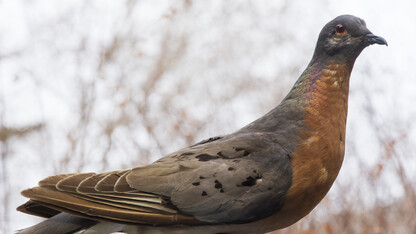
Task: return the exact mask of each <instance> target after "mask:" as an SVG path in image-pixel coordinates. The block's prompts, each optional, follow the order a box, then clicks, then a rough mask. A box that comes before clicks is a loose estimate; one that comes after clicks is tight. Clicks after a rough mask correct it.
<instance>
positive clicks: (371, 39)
mask: <svg viewBox="0 0 416 234" xmlns="http://www.w3.org/2000/svg"><path fill="white" fill-rule="evenodd" d="M365 38H366V40H367V43H368V44H369V45H373V44H379V45H386V46H389V45H388V43H387V41H386V39H384V38H382V37H380V36H376V35H374V34H372V33H370V34H367V35H365Z"/></svg>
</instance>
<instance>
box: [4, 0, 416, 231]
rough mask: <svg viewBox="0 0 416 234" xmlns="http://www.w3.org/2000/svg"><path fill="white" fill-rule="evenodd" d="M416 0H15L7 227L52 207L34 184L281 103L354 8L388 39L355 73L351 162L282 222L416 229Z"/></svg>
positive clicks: (107, 166) (214, 130)
mask: <svg viewBox="0 0 416 234" xmlns="http://www.w3.org/2000/svg"><path fill="white" fill-rule="evenodd" d="M415 9H416V1H412V0H402V1H388V0H377V1H375V0H370V1H360V0H350V1H330V0H320V1H300V0H291V1H289V0H286V1H284V0H281V1H265V0H262V1H248V0H241V1H220V0H212V1H202V0H198V1H193V0H176V1H168V0H160V1H159V0H157V1H155V0H141V1H133V0H124V1H103V0H90V1H79V0H71V1H63V0H61V1H47V0H2V1H0V32H1V34H0V154H1V161H0V165H1V167H0V233H11V232H13V231H14V230H16V229H20V228H23V227H27V226H29V225H33V224H34V223H36V222H39V221H40V220H41V219H40V218H36V217H32V216H30V215H25V214H22V213H18V212H17V211H16V210H15V208H16V207H17V206H18V205H20V204H21V203H24V202H25V201H26V199H25V198H23V197H22V196H20V191H21V190H23V189H25V188H29V187H33V186H35V185H36V183H37V181H39V180H41V179H42V178H44V177H47V176H50V175H53V174H56V173H69V172H89V171H97V172H99V171H104V170H117V169H122V168H131V167H135V166H140V165H144V164H148V163H151V162H152V161H154V160H156V159H158V158H160V157H162V156H164V155H165V154H167V153H170V152H171V151H174V150H177V149H179V148H182V147H186V146H188V145H190V144H193V143H196V142H198V141H200V140H202V139H205V138H207V137H211V136H215V135H220V134H227V133H230V132H233V131H235V130H237V129H239V128H241V127H243V126H244V125H246V124H248V123H250V122H251V121H253V120H255V119H256V118H258V117H260V116H261V115H263V114H265V113H266V112H268V111H269V110H270V109H272V108H273V107H274V106H276V105H277V104H278V103H279V102H280V100H281V99H282V98H283V97H284V96H285V94H286V93H287V92H288V90H289V89H290V88H291V86H292V85H293V83H294V82H295V81H296V79H297V78H298V77H299V75H300V73H301V72H302V71H303V69H304V68H305V67H306V65H307V64H308V62H309V60H310V58H311V56H312V53H313V49H314V46H315V43H316V40H317V37H318V34H319V31H320V30H321V28H322V27H323V25H325V24H326V23H327V22H328V21H330V20H332V19H333V18H334V17H336V16H338V15H340V14H353V15H356V16H359V17H361V18H363V19H364V20H366V22H367V26H368V27H369V29H370V30H372V32H373V33H374V34H376V35H380V36H382V37H384V38H386V40H387V41H388V42H389V47H387V48H386V47H383V46H372V47H370V48H368V49H366V50H365V51H364V52H363V53H362V54H361V56H360V57H359V58H358V59H357V61H356V65H355V68H354V71H353V73H352V76H351V85H350V102H349V116H348V124H347V127H348V129H347V145H346V154H345V160H344V165H343V168H342V169H341V172H340V175H339V177H338V179H337V181H336V182H335V184H334V186H333V187H332V189H331V191H330V192H329V194H328V195H327V196H326V198H325V199H324V200H323V201H322V202H321V203H320V204H319V205H318V206H317V208H316V209H315V210H314V211H313V212H311V214H309V215H308V216H307V217H305V218H304V219H302V220H301V221H300V222H298V223H296V224H295V225H293V226H291V227H289V228H287V229H284V230H280V231H277V232H276V233H303V234H309V233H403V234H406V233H414V231H415V230H416V159H415V157H416V148H415V145H416V126H415V124H414V123H415V119H416V105H415V100H416V74H415V70H414V67H415V65H416V42H415V39H416V30H415V28H416V26H415V25H416V14H415V13H414V10H415Z"/></svg>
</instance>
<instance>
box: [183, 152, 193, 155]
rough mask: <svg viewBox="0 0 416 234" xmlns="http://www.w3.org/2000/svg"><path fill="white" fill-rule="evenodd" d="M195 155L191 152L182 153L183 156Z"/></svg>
mask: <svg viewBox="0 0 416 234" xmlns="http://www.w3.org/2000/svg"><path fill="white" fill-rule="evenodd" d="M193 154H194V153H191V152H185V153H181V156H189V155H193Z"/></svg>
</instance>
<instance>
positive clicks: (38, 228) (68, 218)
mask: <svg viewBox="0 0 416 234" xmlns="http://www.w3.org/2000/svg"><path fill="white" fill-rule="evenodd" d="M98 223H99V222H98V221H95V220H90V219H84V218H80V217H76V216H73V215H69V214H65V213H60V214H57V215H55V216H53V217H51V218H49V219H47V220H45V221H43V222H41V223H38V224H36V225H34V226H32V227H28V228H25V229H22V230H19V231H17V232H16V233H17V234H68V233H76V232H81V233H82V230H86V229H89V228H90V227H93V226H95V225H97V224H98Z"/></svg>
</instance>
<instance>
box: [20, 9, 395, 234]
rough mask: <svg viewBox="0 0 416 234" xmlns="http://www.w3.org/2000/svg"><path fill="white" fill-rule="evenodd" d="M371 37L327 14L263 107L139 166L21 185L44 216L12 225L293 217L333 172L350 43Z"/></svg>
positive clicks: (142, 228) (264, 223) (341, 143)
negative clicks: (282, 86) (232, 126)
mask: <svg viewBox="0 0 416 234" xmlns="http://www.w3.org/2000/svg"><path fill="white" fill-rule="evenodd" d="M339 25H341V26H342V27H343V30H340V29H339V28H338V27H340V26H339ZM344 27H345V28H344ZM348 30H349V31H348ZM374 43H378V44H387V43H386V42H385V41H384V39H382V38H380V37H376V36H374V35H373V34H371V32H370V31H369V30H368V29H367V28H366V27H365V23H364V21H362V20H361V19H359V18H357V17H354V16H340V17H337V18H336V19H334V20H333V21H331V22H330V23H328V24H327V25H326V26H325V27H324V29H323V30H322V32H321V34H320V36H319V39H318V43H317V48H316V49H315V53H314V56H313V58H312V61H311V62H310V64H309V66H308V67H307V68H306V70H305V71H304V72H303V74H302V75H301V77H300V78H299V79H298V81H297V82H296V84H295V85H294V87H293V88H292V90H291V91H290V92H289V94H288V95H287V96H286V97H285V99H284V100H283V101H282V102H281V103H280V104H279V105H278V106H277V107H276V108H274V109H273V110H272V111H270V112H269V113H267V114H266V115H264V116H263V117H261V118H259V119H258V120H256V121H254V122H252V123H251V124H249V125H247V126H246V127H244V128H242V129H240V130H238V131H236V132H234V133H232V134H229V135H224V136H220V137H214V138H210V139H208V140H206V141H202V142H200V143H198V144H195V145H193V146H190V147H188V148H184V149H182V150H179V151H177V152H174V153H171V154H169V155H167V156H166V157H164V158H161V159H159V160H158V161H156V162H154V163H153V164H150V165H148V166H144V167H137V168H133V169H129V170H122V171H115V172H107V173H102V174H94V173H84V174H69V175H57V176H52V177H49V178H46V179H45V180H43V181H41V182H39V187H35V188H32V189H28V190H25V191H23V192H22V194H23V195H24V196H26V197H29V198H30V199H31V200H30V201H29V202H28V203H26V204H24V205H22V206H20V207H19V208H18V209H19V210H20V211H23V212H26V213H31V214H35V215H39V216H43V217H46V218H50V217H53V218H52V221H53V222H52V221H51V219H50V220H49V223H48V221H45V222H44V223H40V224H38V225H35V226H34V227H31V228H32V229H25V230H23V231H22V233H25V231H26V232H27V233H33V232H34V231H38V233H57V232H54V231H53V230H57V229H53V227H54V226H53V225H55V226H59V225H60V224H61V223H65V222H66V221H65V220H68V219H71V218H70V217H72V219H71V221H68V222H69V223H71V224H73V225H72V227H71V228H67V229H66V230H64V231H62V232H61V233H70V232H74V231H79V232H80V233H94V232H93V230H94V228H95V229H97V228H103V229H100V230H107V231H108V232H112V231H125V232H129V233H264V232H267V231H272V230H276V229H279V228H284V227H287V226H289V225H291V224H293V223H295V222H296V221H298V220H299V219H301V218H302V217H304V216H305V215H307V214H308V213H309V212H310V211H311V210H312V209H313V208H314V207H315V206H316V205H317V204H318V203H319V202H320V201H321V199H322V198H323V197H324V196H325V195H326V193H327V192H328V190H329V189H330V188H331V186H332V184H333V182H334V181H335V178H336V177H337V175H338V172H339V170H340V168H341V165H342V161H343V158H344V148H345V126H346V119H347V108H348V89H349V88H348V86H349V78H350V74H351V71H352V68H353V64H354V61H355V59H356V58H357V56H358V55H359V54H360V52H361V51H362V50H363V49H364V48H365V47H366V46H368V45H370V44H374ZM61 212H63V213H61ZM77 217H80V218H77ZM68 222H66V223H68ZM52 223H53V224H52ZM77 225H78V226H77ZM39 230H41V231H39ZM88 231H89V232H88ZM96 233H99V232H96Z"/></svg>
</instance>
